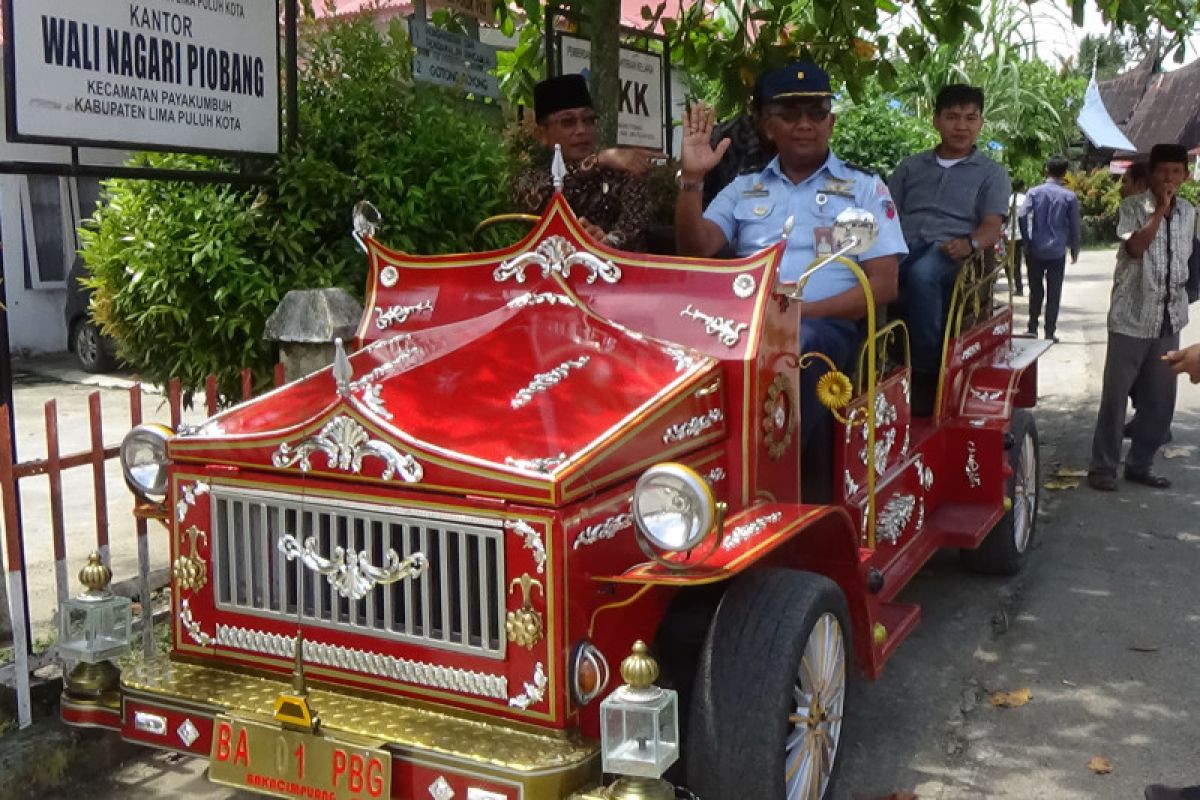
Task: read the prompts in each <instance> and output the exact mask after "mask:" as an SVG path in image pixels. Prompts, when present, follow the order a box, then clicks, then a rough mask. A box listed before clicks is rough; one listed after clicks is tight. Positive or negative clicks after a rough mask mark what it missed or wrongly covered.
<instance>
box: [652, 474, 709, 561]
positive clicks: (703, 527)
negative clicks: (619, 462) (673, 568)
mask: <svg viewBox="0 0 1200 800" xmlns="http://www.w3.org/2000/svg"><path fill="white" fill-rule="evenodd" d="M716 513H717V506H716V501H714V500H713V495H712V491H711V490H710V489H709V488H708V484H707V483H705V481H704V478H702V477H700V475H699V474H698V473H697V472H696V471H695V470H694V469H691V468H690V467H685V466H684V465H683V464H673V463H667V464H655V465H654V466H653V467H651V468H650V469H648V470H646V471H645V472H644V473H643V474H642V477H640V478H638V482H637V485H636V486H635V487H634V489H633V518H634V521H635V522H636V523H637V528H638V530H639V531H640V532H641V533H642V534H643V535H644V536H645V537H646V538H647V539H649V540H650V542H651V543H652V544H653V545H654V546H655V547H657V548H659V549H661V550H668V551H672V552H682V551H685V550H691V549H692V548H693V547H695V546H696V545H698V544H699V543H700V542H701V541H703V540H704V537H705V536H707V535H708V532H709V531H710V530H712V526H713V521H714V520H715V519H716Z"/></svg>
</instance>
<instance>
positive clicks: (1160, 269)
mask: <svg viewBox="0 0 1200 800" xmlns="http://www.w3.org/2000/svg"><path fill="white" fill-rule="evenodd" d="M1155 202H1156V201H1155V199H1154V195H1153V194H1151V193H1150V192H1143V193H1142V194H1135V195H1133V196H1132V197H1127V198H1125V200H1124V201H1123V202H1122V203H1121V211H1120V216H1119V217H1118V218H1117V236H1119V237H1120V238H1121V240H1122V241H1125V240H1128V239H1129V237H1130V236H1132V235H1133V234H1135V233H1137V232H1138V231H1139V230H1141V229H1142V228H1143V227H1145V225H1146V222H1147V221H1148V220H1149V219H1150V215H1151V214H1153V213H1154V206H1155ZM1195 235H1196V209H1195V208H1194V207H1193V206H1192V204H1191V203H1189V202H1188V201H1187V200H1184V199H1183V198H1180V197H1176V198H1175V208H1174V209H1172V210H1171V213H1170V214H1168V215H1167V216H1166V218H1164V219H1163V221H1162V223H1160V224H1159V226H1158V232H1157V233H1156V234H1155V235H1154V240H1153V241H1152V242H1151V243H1150V247H1148V248H1147V249H1146V252H1145V253H1143V254H1142V257H1141V258H1133V257H1132V256H1130V255H1129V253H1127V252H1126V251H1125V247H1124V246H1122V247H1121V249H1120V250H1118V251H1117V269H1116V271H1115V272H1114V273H1113V289H1112V305H1111V306H1110V307H1109V310H1108V329H1109V331H1111V332H1113V333H1120V334H1124V335H1125V336H1135V337H1137V338H1139V339H1157V338H1158V337H1159V336H1162V335H1164V334H1168V333H1178V332H1179V331H1181V330H1183V326H1184V325H1186V324H1187V321H1188V310H1187V307H1188V302H1187V292H1186V290H1185V288H1184V285H1185V284H1186V283H1187V278H1188V257H1189V256H1190V255H1191V254H1192V242H1193V240H1194V237H1195ZM1164 315H1169V316H1167V320H1168V321H1169V322H1170V330H1166V326H1165V325H1164V324H1163V320H1164Z"/></svg>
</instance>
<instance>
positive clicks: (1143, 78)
mask: <svg viewBox="0 0 1200 800" xmlns="http://www.w3.org/2000/svg"><path fill="white" fill-rule="evenodd" d="M1157 63H1158V44H1157V43H1155V44H1154V46H1153V47H1151V48H1150V52H1149V53H1147V54H1146V57H1145V58H1143V59H1142V61H1141V63H1139V64H1138V65H1137V66H1136V67H1134V68H1133V69H1131V70H1129V71H1128V72H1122V73H1121V74H1120V75H1118V76H1117V77H1115V78H1112V79H1110V80H1107V81H1101V82H1100V97H1101V98H1103V100H1104V107H1105V108H1107V109H1108V113H1109V115H1110V116H1111V117H1112V119H1113V122H1115V123H1117V124H1118V125H1124V124H1125V123H1126V122H1128V121H1129V118H1130V117H1131V116H1133V109H1134V107H1135V106H1137V104H1138V101H1140V100H1141V99H1142V97H1143V95H1145V94H1146V88H1147V87H1148V86H1149V85H1150V79H1151V78H1153V77H1154V69H1155V65H1156V64H1157Z"/></svg>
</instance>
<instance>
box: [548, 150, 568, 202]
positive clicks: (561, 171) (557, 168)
mask: <svg viewBox="0 0 1200 800" xmlns="http://www.w3.org/2000/svg"><path fill="white" fill-rule="evenodd" d="M565 177H567V164H566V162H565V161H563V157H562V145H560V144H556V145H554V160H553V161H551V162H550V179H551V180H553V181H554V191H556V192H561V191H562V188H563V178H565Z"/></svg>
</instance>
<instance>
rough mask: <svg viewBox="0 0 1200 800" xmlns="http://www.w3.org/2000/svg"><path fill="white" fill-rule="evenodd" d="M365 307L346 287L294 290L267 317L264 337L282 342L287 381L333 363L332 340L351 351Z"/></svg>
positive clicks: (282, 357)
mask: <svg viewBox="0 0 1200 800" xmlns="http://www.w3.org/2000/svg"><path fill="white" fill-rule="evenodd" d="M361 317H362V306H360V305H359V304H358V301H356V300H355V299H354V298H353V297H351V296H350V294H349V293H348V292H346V291H345V290H344V289H294V290H292V291H290V292H288V293H287V295H285V296H284V298H283V300H282V301H280V303H279V306H278V307H277V308H276V309H275V311H274V312H272V314H271V316H270V317H268V318H267V324H266V328H265V330H264V331H263V338H264V339H266V340H267V341H268V342H276V343H277V344H278V345H279V360H280V361H281V362H283V370H284V377H285V379H286V380H288V381H294V380H297V379H298V378H303V377H304V376H305V375H308V374H310V373H313V372H316V371H317V370H319V369H323V368H324V367H327V366H329V365H330V364H331V363H333V340H334V339H341V340H342V341H343V342H345V343H346V344H347V350H349V349H350V348H349V343H350V340H351V339H353V338H354V332H355V331H356V330H358V321H359V319H360V318H361Z"/></svg>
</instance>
